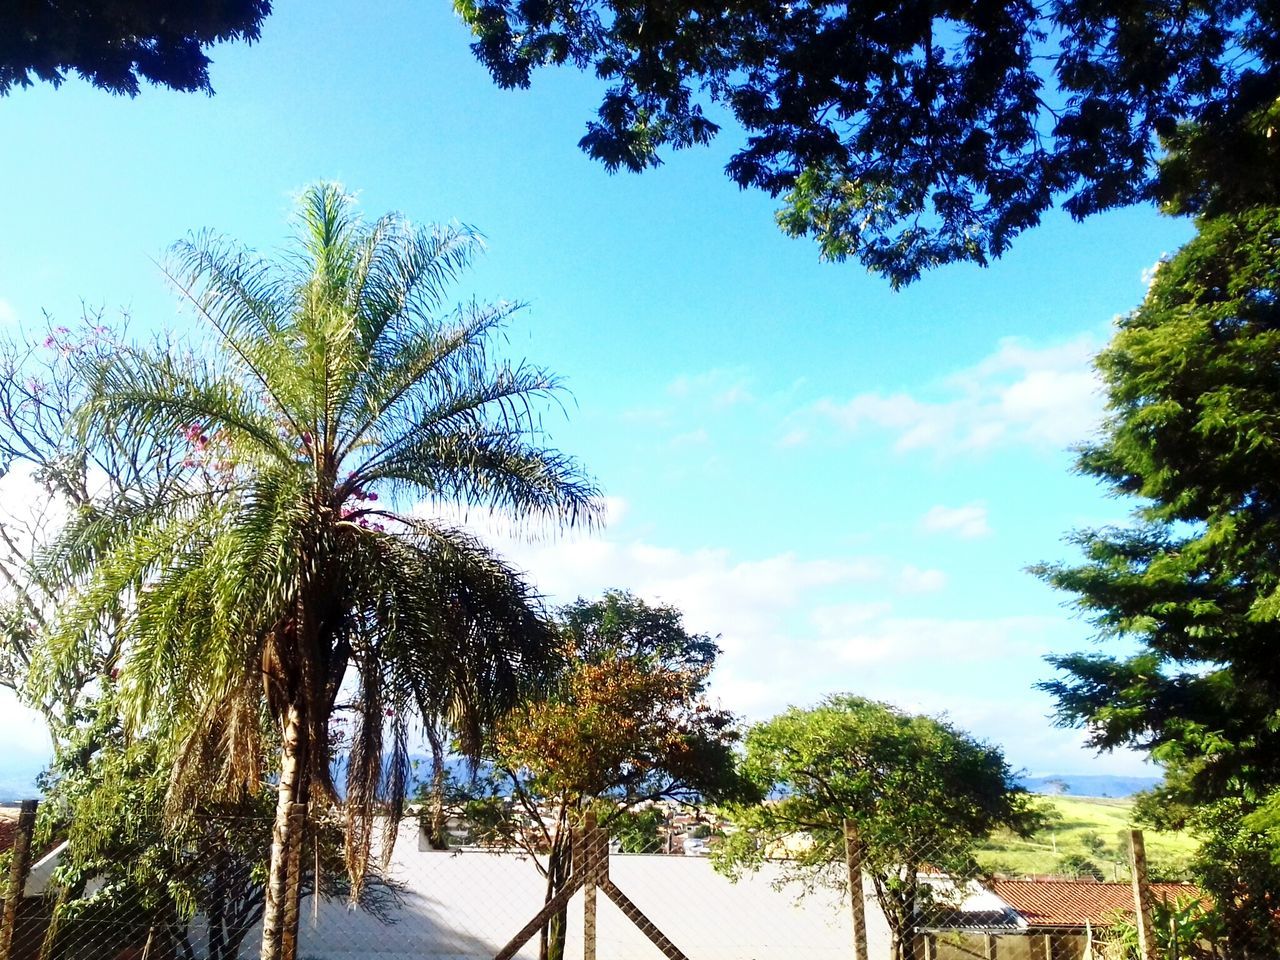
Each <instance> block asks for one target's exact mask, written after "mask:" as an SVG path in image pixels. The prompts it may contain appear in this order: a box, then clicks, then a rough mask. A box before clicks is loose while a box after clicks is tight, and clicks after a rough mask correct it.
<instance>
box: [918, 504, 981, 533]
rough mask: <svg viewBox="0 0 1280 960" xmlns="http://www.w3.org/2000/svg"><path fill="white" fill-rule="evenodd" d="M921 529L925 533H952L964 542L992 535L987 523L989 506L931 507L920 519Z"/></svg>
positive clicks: (940, 505)
mask: <svg viewBox="0 0 1280 960" xmlns="http://www.w3.org/2000/svg"><path fill="white" fill-rule="evenodd" d="M920 529H921V530H923V531H924V532H925V533H951V534H955V535H956V536H958V537H960V538H962V539H964V540H974V539H976V538H978V537H985V536H987V535H988V534H989V533H991V527H990V525H989V524H988V523H987V505H986V504H985V503H968V504H965V505H964V506H962V507H944V506H943V505H942V504H938V505H937V506H933V507H930V508H929V510H928V512H926V513H925V515H924V516H923V517H921V518H920Z"/></svg>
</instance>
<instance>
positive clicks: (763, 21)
mask: <svg viewBox="0 0 1280 960" xmlns="http://www.w3.org/2000/svg"><path fill="white" fill-rule="evenodd" d="M455 7H456V8H457V9H458V11H459V12H460V14H461V15H462V17H463V18H464V19H465V20H466V22H467V23H468V24H470V26H471V28H472V30H473V32H474V34H475V42H474V44H473V47H472V49H473V50H474V52H475V54H476V55H477V57H478V58H479V59H480V61H481V62H482V63H484V64H485V65H486V66H487V67H488V68H489V70H490V71H491V73H492V75H493V77H494V79H495V81H496V82H497V83H498V84H499V85H501V86H503V87H523V86H527V85H528V84H529V83H530V82H531V79H532V74H533V71H534V70H535V69H536V68H538V67H541V66H545V65H559V64H566V63H568V64H573V65H575V66H577V67H579V68H582V69H590V70H593V71H594V72H595V74H596V75H597V76H598V77H600V78H601V79H602V80H604V81H605V82H606V83H607V84H608V86H607V89H606V91H605V93H604V95H603V98H602V100H601V103H600V107H599V110H598V113H597V116H596V117H595V118H594V119H592V120H591V121H590V122H589V123H588V124H587V130H586V133H585V135H584V136H583V137H582V140H581V146H582V147H583V149H584V150H586V152H587V153H588V154H590V155H591V156H592V157H594V158H596V159H598V160H600V161H602V162H603V163H604V164H605V165H606V166H607V167H608V168H609V169H610V170H616V169H619V168H624V169H628V170H635V171H638V170H643V169H645V168H647V167H652V166H654V165H656V164H658V163H660V162H661V160H662V155H663V152H664V150H665V149H681V148H685V147H691V146H694V145H698V144H705V143H707V142H708V141H709V140H711V138H712V137H713V136H715V135H716V133H717V132H718V131H719V130H720V128H721V125H722V123H723V120H724V119H725V118H724V117H722V114H727V115H728V116H731V117H732V119H733V120H734V121H735V122H736V123H737V124H738V125H739V126H740V127H741V128H742V129H743V130H744V131H745V134H746V140H745V142H744V143H743V144H742V145H741V146H739V147H738V148H737V149H736V151H735V152H734V154H733V156H732V158H731V159H730V160H729V162H728V165H727V167H726V173H727V174H728V175H729V177H730V178H731V179H732V180H733V181H734V182H735V183H737V184H738V185H739V186H741V187H744V188H745V187H752V188H759V189H762V190H764V191H766V192H768V193H769V194H770V195H771V196H774V197H778V196H782V197H783V198H784V200H783V207H782V209H781V211H780V213H779V215H778V219H779V223H780V224H781V226H782V227H783V229H784V230H785V231H786V232H788V233H790V234H793V235H812V236H814V237H815V238H816V239H817V241H818V242H819V244H820V246H821V250H822V253H823V255H824V256H825V257H828V258H832V259H843V258H845V257H847V256H853V257H857V258H858V259H860V260H861V261H862V262H863V263H864V264H866V265H867V266H868V267H869V268H870V269H871V270H873V271H876V272H878V273H882V274H884V275H886V276H887V277H889V278H890V279H891V280H892V281H893V282H894V283H895V284H899V283H904V282H909V281H911V280H913V279H915V278H917V277H918V276H919V275H920V273H921V271H923V270H925V269H928V268H930V267H932V266H935V265H938V264H943V263H949V262H953V261H976V262H978V263H985V262H987V261H988V260H989V259H990V258H992V257H998V256H1000V255H1001V254H1002V253H1004V252H1005V250H1006V249H1007V248H1008V246H1009V244H1010V242H1011V241H1012V240H1013V238H1014V237H1016V236H1017V235H1018V234H1019V233H1020V232H1021V231H1023V230H1025V229H1027V228H1028V227H1031V226H1033V225H1035V224H1036V223H1037V222H1038V221H1039V219H1040V218H1041V216H1042V215H1043V214H1044V213H1045V212H1046V211H1047V210H1049V209H1050V208H1051V207H1053V206H1054V205H1056V204H1059V203H1060V204H1061V205H1062V206H1063V207H1064V208H1065V209H1066V210H1067V211H1068V212H1069V213H1070V214H1071V215H1072V216H1075V217H1084V216H1087V215H1089V214H1092V213H1095V212H1097V211H1100V210H1105V209H1107V208H1110V207H1115V206H1119V205H1124V204H1130V203H1134V202H1137V201H1142V200H1151V199H1159V198H1161V195H1162V194H1161V187H1160V182H1159V179H1158V178H1157V177H1156V176H1155V173H1156V170H1155V160H1156V159H1157V157H1158V156H1159V146H1158V139H1159V137H1162V136H1172V135H1175V134H1177V133H1178V131H1179V125H1180V124H1184V123H1190V124H1194V125H1196V126H1197V127H1198V128H1199V129H1202V130H1206V131H1208V136H1207V138H1206V139H1205V140H1204V141H1203V143H1204V144H1206V145H1212V144H1222V145H1223V149H1222V150H1221V151H1216V152H1215V156H1218V157H1221V158H1223V159H1228V158H1229V159H1230V160H1231V162H1232V165H1233V167H1234V166H1238V165H1239V163H1240V161H1241V160H1242V159H1244V157H1245V156H1246V154H1244V153H1241V152H1240V151H1239V150H1237V149H1230V148H1229V147H1228V146H1226V142H1227V141H1231V140H1233V139H1238V133H1239V131H1240V130H1242V129H1244V128H1245V127H1247V125H1248V122H1249V118H1250V117H1251V116H1254V115H1255V114H1256V113H1257V111H1259V110H1261V109H1264V108H1266V107H1268V106H1269V105H1270V104H1271V103H1273V102H1274V101H1275V100H1276V98H1277V97H1278V96H1280V61H1278V59H1277V50H1280V45H1278V43H1277V40H1278V31H1280V20H1278V19H1277V15H1276V12H1275V10H1273V9H1272V8H1271V7H1269V6H1267V5H1266V4H1261V3H1252V2H1247V0H1202V2H1198V3H1194V4H1175V3H1141V4H1123V3H1098V2H1092V0H1061V2H1055V3H1049V2H1046V0H1041V2H1036V0H1018V2H1014V3H998V2H979V3H968V2H953V0H944V2H941V3H937V2H929V3H924V2H891V0H860V2H857V3H835V2H827V0H805V2H797V3H776V2H774V0H733V2H730V3H707V2H704V0H673V2H665V3H645V4H634V3H629V2H625V0H586V2H583V0H536V2H533V0H455ZM1255 145H1256V141H1255ZM1236 146H1238V144H1237V145H1236ZM1269 149H1270V150H1271V151H1274V149H1275V148H1274V146H1271V147H1270V148H1269Z"/></svg>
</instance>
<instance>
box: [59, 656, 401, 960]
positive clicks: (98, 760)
mask: <svg viewBox="0 0 1280 960" xmlns="http://www.w3.org/2000/svg"><path fill="white" fill-rule="evenodd" d="M102 683H103V689H102V691H100V692H101V693H102V695H101V696H100V697H99V698H98V699H97V700H95V701H93V702H92V704H90V705H88V706H87V707H84V708H82V710H81V714H80V717H79V720H80V725H79V726H78V727H77V728H76V730H75V732H74V733H73V734H72V735H71V736H70V737H69V739H67V740H66V741H65V742H64V743H63V744H62V746H61V749H60V750H59V752H58V755H57V757H56V758H55V759H54V761H53V763H52V764H51V766H50V767H49V769H48V770H47V771H46V772H45V773H44V774H43V775H42V777H41V787H42V790H43V792H44V794H45V799H44V801H43V802H42V804H41V807H40V819H39V822H38V825H37V838H36V839H37V844H38V845H39V846H40V847H48V846H50V845H51V844H52V843H53V842H56V841H59V840H64V839H65V840H66V841H67V846H66V847H65V849H64V851H63V853H62V855H61V857H60V859H59V863H58V867H57V870H56V871H55V873H54V876H53V881H54V886H55V890H56V900H55V904H54V908H53V924H52V926H51V928H50V932H49V934H48V937H49V943H48V948H50V949H53V950H54V953H53V954H52V955H54V956H63V955H64V954H63V953H62V951H63V950H66V951H67V953H66V954H65V955H68V956H77V955H84V954H83V950H84V948H85V946H87V945H92V946H93V948H94V949H95V951H96V953H95V954H94V955H96V956H101V955H107V956H114V955H115V954H114V951H115V950H121V949H124V948H126V947H131V946H132V947H137V946H140V945H142V944H144V943H146V941H147V940H148V938H149V937H150V938H152V942H153V950H154V952H155V954H154V955H172V956H178V957H186V958H191V960H195V958H201V960H235V958H238V957H240V956H242V955H243V954H242V952H241V950H242V945H243V943H244V940H245V939H246V938H247V937H248V935H249V934H250V933H251V932H252V931H253V929H254V926H255V924H257V923H258V922H259V921H260V920H261V918H262V912H263V906H264V900H265V896H264V891H265V881H266V876H267V851H268V850H269V849H270V846H271V823H272V808H273V807H274V805H275V799H274V796H273V795H272V793H271V792H270V790H268V789H266V788H264V787H259V788H258V789H257V790H256V791H253V792H248V791H245V792H241V793H240V794H239V795H238V796H235V797H234V798H232V797H225V796H224V797H222V798H220V799H214V798H213V797H208V798H206V799H205V800H203V801H201V802H199V803H197V804H195V805H194V806H192V807H190V808H189V809H186V810H184V811H182V813H181V814H180V815H179V816H177V817H173V816H170V817H165V816H163V815H162V808H163V805H164V799H165V793H166V790H167V788H168V786H169V770H170V767H171V764H172V759H171V758H170V757H169V756H167V755H166V750H165V747H164V745H163V744H162V742H161V741H159V740H154V739H142V740H133V741H130V740H128V739H127V738H126V737H125V735H124V731H123V729H122V727H121V724H120V722H119V718H118V711H117V707H116V704H115V702H114V691H113V690H112V684H111V683H110V681H109V680H108V679H106V678H104V679H103V681H102ZM306 844H307V849H308V856H304V857H303V858H302V871H303V875H302V879H301V884H302V889H303V891H304V893H308V894H309V893H311V892H313V891H314V890H315V889H316V881H317V879H318V881H319V891H320V896H321V897H323V898H325V899H337V898H343V899H345V898H347V897H349V896H350V893H351V886H350V883H349V882H348V880H347V876H346V871H345V868H344V864H343V857H342V846H343V837H342V831H341V829H340V827H339V826H338V824H337V822H334V821H331V822H327V823H321V824H317V825H316V826H315V827H314V829H313V830H312V831H311V834H310V836H309V837H308V838H307V841H306ZM313 851H314V855H311V854H312V852H313ZM315 864H319V866H320V874H319V877H318V878H317V876H316V871H315V869H314V865H315ZM399 897H400V892H399V887H398V886H396V885H395V884H394V883H390V882H388V881H387V880H386V879H385V878H383V877H382V876H381V875H380V874H379V873H377V872H376V871H375V873H374V874H373V875H372V876H371V877H369V878H368V880H367V881H366V883H365V885H364V887H363V888H362V889H361V891H360V894H359V901H360V905H361V907H363V908H364V909H366V910H368V911H370V912H371V913H372V914H373V915H374V916H375V917H377V918H378V919H379V920H382V921H383V922H390V920H391V914H390V912H389V908H390V907H391V906H392V905H394V904H396V903H398V902H399ZM197 917H198V918H199V922H198V923H193V921H194V920H195V919H196V918H197ZM109 946H110V947H111V952H109V951H108V947H109ZM77 951H78V952H77Z"/></svg>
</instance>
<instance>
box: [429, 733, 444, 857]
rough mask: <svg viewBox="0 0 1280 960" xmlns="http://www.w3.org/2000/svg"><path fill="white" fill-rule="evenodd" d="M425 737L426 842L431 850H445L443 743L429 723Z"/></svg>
mask: <svg viewBox="0 0 1280 960" xmlns="http://www.w3.org/2000/svg"><path fill="white" fill-rule="evenodd" d="M427 739H428V740H429V741H430V743H431V826H430V828H429V829H428V832H427V842H428V843H429V844H430V846H431V849H432V850H447V849H448V848H449V843H448V841H447V840H446V839H445V835H444V777H445V767H444V744H443V743H441V739H440V736H439V735H438V734H437V733H436V731H435V728H434V727H433V726H431V725H430V724H428V725H427Z"/></svg>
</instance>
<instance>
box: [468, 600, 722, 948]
mask: <svg viewBox="0 0 1280 960" xmlns="http://www.w3.org/2000/svg"><path fill="white" fill-rule="evenodd" d="M558 619H559V623H560V626H561V636H562V638H563V642H564V644H565V647H564V655H563V657H562V659H561V661H560V663H561V668H560V670H559V671H558V672H557V673H556V674H555V675H554V676H552V677H551V678H550V680H549V682H548V683H547V685H546V687H545V689H544V691H543V692H542V693H541V694H540V695H538V696H535V697H532V698H530V699H529V700H528V701H526V702H525V703H524V704H522V705H521V706H520V707H518V708H517V709H515V710H513V711H512V712H511V713H509V714H508V715H507V716H506V717H504V718H503V719H502V720H501V721H500V722H499V724H498V728H497V733H496V736H495V737H494V738H493V740H492V748H491V751H490V752H489V753H488V754H487V755H486V758H485V759H486V769H487V771H488V776H487V777H486V778H484V779H482V780H480V781H478V782H477V783H475V784H473V785H472V786H471V788H470V789H467V790H464V791H462V795H461V800H462V802H461V804H460V808H459V810H458V812H459V813H460V814H461V815H462V816H463V817H464V818H465V819H467V820H468V821H469V822H470V824H471V826H472V833H473V836H474V837H475V838H476V839H477V840H478V841H479V842H481V843H486V844H489V845H493V846H498V847H509V846H516V847H518V848H521V849H524V850H525V851H527V852H528V853H529V854H531V858H532V859H533V862H534V864H535V865H536V866H537V869H538V870H539V872H541V873H542V875H543V876H544V877H545V878H546V880H547V888H546V899H547V900H550V899H551V898H552V897H554V896H555V895H556V894H557V893H558V892H559V891H560V890H561V889H562V888H563V886H564V884H565V883H566V882H567V881H568V879H569V875H570V874H569V871H570V866H571V865H570V860H569V854H570V829H571V828H572V827H573V826H575V825H576V824H577V822H578V820H579V819H580V818H581V816H582V815H583V814H584V813H585V812H586V811H587V810H588V809H595V810H596V811H597V812H598V814H599V823H600V825H601V826H602V827H604V828H606V829H608V830H610V831H614V830H618V829H620V830H621V831H622V834H623V835H624V836H625V838H628V839H624V843H625V842H631V841H635V842H637V843H644V844H649V843H650V842H651V839H652V837H655V836H656V824H649V826H647V827H645V826H644V825H645V824H646V819H645V818H646V817H648V818H650V819H651V818H652V817H653V816H654V814H655V813H656V812H645V811H640V812H639V814H638V816H639V819H637V814H636V813H633V811H636V810H637V808H640V807H645V806H647V805H649V804H652V803H654V802H657V801H664V800H666V801H675V802H684V803H701V802H704V801H709V800H721V799H726V798H729V797H733V796H736V795H737V794H738V792H739V791H740V790H741V786H742V784H741V782H740V781H739V780H738V778H737V777H736V775H735V771H734V760H733V751H732V744H733V743H734V742H735V740H736V733H735V731H734V729H733V727H732V720H733V718H732V716H731V715H730V714H729V713H727V712H725V711H723V710H719V709H716V708H714V707H712V706H711V705H710V704H708V703H707V701H706V698H705V685H706V680H707V674H708V673H709V671H710V670H711V667H712V665H713V664H714V661H715V657H716V655H717V654H718V652H719V648H718V646H717V645H716V643H715V641H714V640H713V639H712V638H710V637H708V636H706V635H704V634H692V633H689V632H688V631H687V630H686V629H685V628H684V626H683V625H682V623H681V617H680V613H679V611H677V610H675V609H674V608H671V607H665V606H651V605H649V604H647V603H645V602H644V601H641V600H639V599H637V598H636V597H634V596H632V595H630V594H628V593H624V592H619V591H611V592H609V593H606V594H605V596H604V597H603V598H602V599H600V600H597V601H594V602H587V601H583V600H579V601H578V602H576V603H574V604H571V605H569V606H568V607H566V608H564V609H562V610H561V611H560V613H559V618H558ZM641 827H644V829H643V830H642V829H640V828H641ZM649 830H652V831H653V832H652V833H648V832H647V831H649ZM563 950H564V914H563V912H562V913H561V915H560V916H559V917H557V918H556V919H554V920H553V921H552V923H551V924H549V926H548V927H547V928H545V929H544V930H543V931H542V939H541V950H540V954H541V956H542V957H543V960H548V958H550V960H559V958H560V957H561V956H562V955H563Z"/></svg>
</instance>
